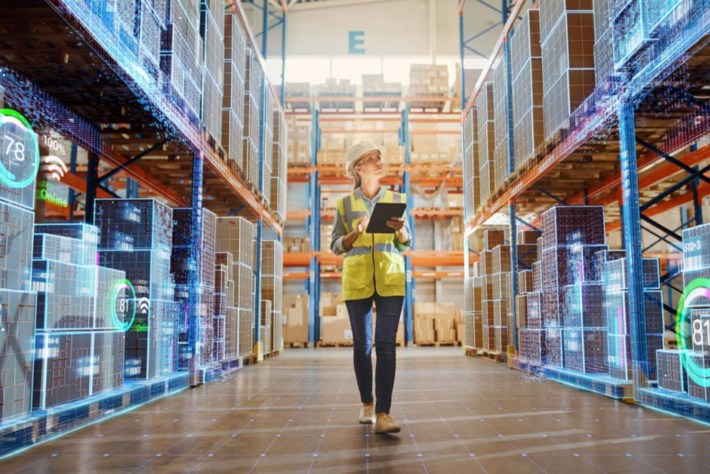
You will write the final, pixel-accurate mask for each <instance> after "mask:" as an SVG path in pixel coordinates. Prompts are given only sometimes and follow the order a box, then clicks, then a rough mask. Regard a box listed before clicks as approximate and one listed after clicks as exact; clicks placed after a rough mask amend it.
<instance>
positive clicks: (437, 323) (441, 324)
mask: <svg viewBox="0 0 710 474" xmlns="http://www.w3.org/2000/svg"><path fill="white" fill-rule="evenodd" d="M454 324H455V323H454V318H453V317H451V318H436V319H435V320H434V329H435V330H436V331H446V330H450V329H454Z"/></svg>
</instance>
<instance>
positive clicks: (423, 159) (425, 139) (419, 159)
mask: <svg viewBox="0 0 710 474" xmlns="http://www.w3.org/2000/svg"><path fill="white" fill-rule="evenodd" d="M454 146H455V145H454ZM442 148H443V149H442ZM455 158H456V149H454V151H453V152H450V151H449V150H448V149H447V148H446V147H445V146H443V145H442V144H441V143H439V138H438V137H437V136H436V135H413V136H412V153H411V155H410V159H411V162H412V164H416V163H425V164H437V165H445V164H450V163H451V162H452V161H453V160H455Z"/></svg>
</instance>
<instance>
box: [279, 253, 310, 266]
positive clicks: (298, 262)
mask: <svg viewBox="0 0 710 474" xmlns="http://www.w3.org/2000/svg"><path fill="white" fill-rule="evenodd" d="M312 255H313V252H311V253H309V252H297V253H294V252H284V260H283V261H284V267H307V266H309V265H310V264H311V256H312Z"/></svg>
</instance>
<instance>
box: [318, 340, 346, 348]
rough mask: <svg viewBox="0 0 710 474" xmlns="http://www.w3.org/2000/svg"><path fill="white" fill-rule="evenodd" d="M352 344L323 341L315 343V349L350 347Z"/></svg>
mask: <svg viewBox="0 0 710 474" xmlns="http://www.w3.org/2000/svg"><path fill="white" fill-rule="evenodd" d="M352 346H353V343H352V342H324V341H319V342H316V347H336V348H338V347H352Z"/></svg>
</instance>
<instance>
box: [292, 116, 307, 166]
mask: <svg viewBox="0 0 710 474" xmlns="http://www.w3.org/2000/svg"><path fill="white" fill-rule="evenodd" d="M286 120H287V123H286V130H287V131H288V140H287V143H288V163H289V164H290V165H299V166H307V165H309V164H310V163H311V123H310V122H300V121H298V116H297V115H288V116H287V118H286Z"/></svg>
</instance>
